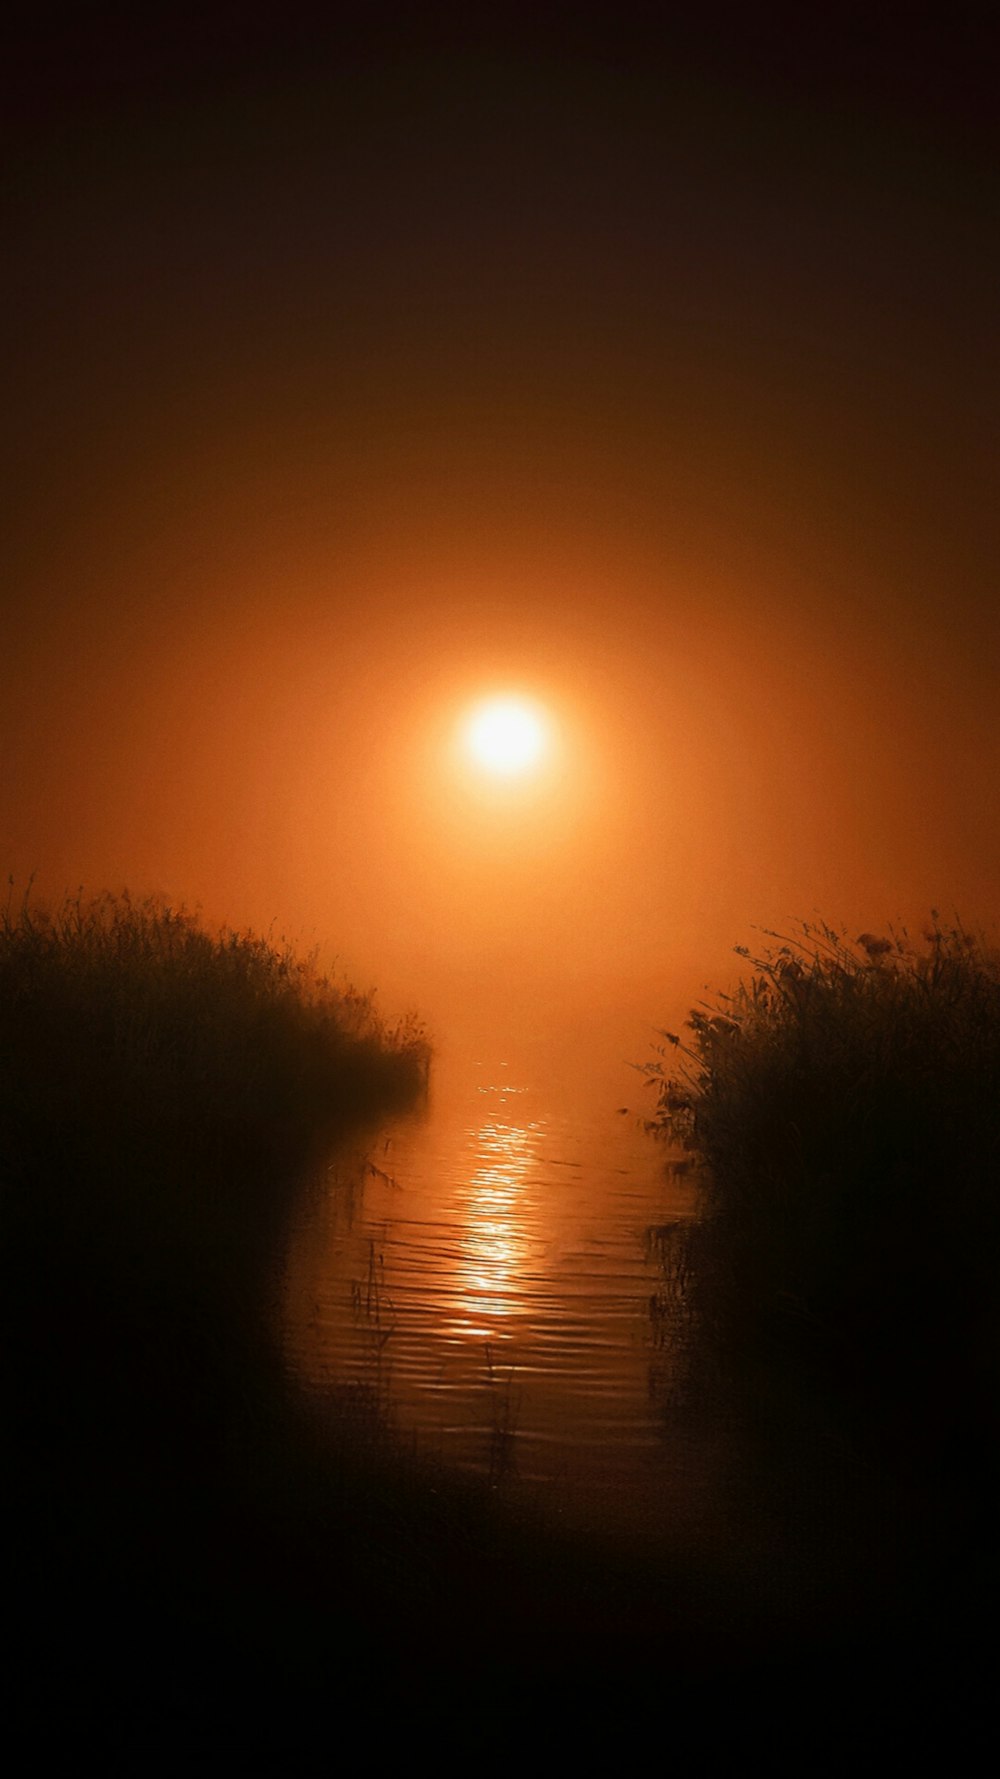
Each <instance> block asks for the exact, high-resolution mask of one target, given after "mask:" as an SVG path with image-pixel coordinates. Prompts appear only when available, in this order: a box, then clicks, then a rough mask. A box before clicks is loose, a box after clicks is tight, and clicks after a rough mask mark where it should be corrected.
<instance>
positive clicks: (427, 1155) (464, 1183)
mask: <svg viewBox="0 0 1000 1779" xmlns="http://www.w3.org/2000/svg"><path fill="white" fill-rule="evenodd" d="M650 1040H651V1034H649V1033H647V1032H645V1031H643V1030H642V1029H638V1030H637V1031H636V1032H635V1034H634V1035H631V1040H630V1034H629V1033H628V1032H627V1031H626V1032H622V1033H619V1034H614V1035H612V1034H610V1033H609V1032H607V1031H605V1032H604V1033H603V1034H599V1035H598V1036H597V1037H596V1038H595V1036H594V1035H593V1034H590V1035H589V1036H585V1035H584V1034H582V1033H579V1032H578V1033H576V1034H575V1035H574V1034H572V1033H570V1032H567V1031H563V1032H562V1033H561V1034H559V1035H557V1036H553V1035H551V1034H545V1033H541V1032H537V1031H536V1032H533V1031H531V1030H521V1031H517V1032H511V1033H508V1034H507V1035H505V1036H502V1037H500V1036H493V1037H491V1038H490V1039H487V1040H484V1039H481V1038H480V1039H476V1038H464V1039H462V1040H461V1041H454V1042H452V1043H451V1044H449V1043H447V1042H445V1043H444V1044H442V1045H441V1046H440V1047H439V1050H438V1053H437V1055H436V1058H435V1064H434V1069H433V1074H432V1081H431V1086H430V1091H429V1095H428V1100H427V1104H426V1106H425V1107H423V1108H421V1109H420V1110H419V1111H417V1112H415V1113H412V1114H410V1115H408V1116H407V1117H405V1118H401V1119H398V1120H396V1121H395V1122H394V1123H392V1124H391V1125H388V1126H386V1127H385V1128H384V1129H383V1130H382V1131H381V1132H379V1134H378V1136H377V1137H375V1138H373V1139H371V1141H370V1142H369V1144H368V1145H367V1147H366V1148H364V1149H362V1150H358V1151H355V1152H352V1153H350V1154H342V1155H340V1156H339V1157H337V1159H336V1160H335V1161H334V1162H333V1163H332V1165H331V1166H330V1168H329V1169H328V1170H327V1171H326V1173H325V1174H324V1176H323V1178H322V1179H321V1180H319V1181H318V1182H316V1184H315V1185H314V1188H313V1190H312V1192H311V1193H310V1194H309V1195H307V1197H306V1199H305V1200H304V1201H303V1207H302V1214H301V1216H300V1219H299V1223H298V1226H297V1229H296V1232H295V1235H294V1238H293V1241H292V1243H291V1247H290V1251H289V1255H288V1263H287V1271H286V1289H285V1301H284V1335H285V1350H286V1354H287V1358H288V1361H289V1364H290V1366H291V1367H292V1369H293V1371H294V1373H295V1374H296V1376H297V1377H298V1379H299V1380H300V1381H301V1382H302V1383H304V1384H305V1385H306V1387H307V1388H308V1389H310V1390H311V1391H314V1392H320V1393H322V1392H323V1391H333V1390H336V1391H340V1392H344V1391H345V1390H348V1389H349V1390H352V1391H353V1392H354V1396H355V1399H356V1401H357V1403H358V1405H359V1409H360V1410H361V1411H362V1412H364V1410H365V1408H366V1406H367V1408H368V1409H370V1410H377V1411H378V1412H390V1413H391V1414H392V1416H393V1419H394V1421H395V1423H396V1425H397V1426H398V1428H399V1429H400V1430H401V1431H402V1432H403V1433H404V1434H405V1435H406V1436H407V1437H409V1438H411V1439H412V1440H413V1442H414V1444H415V1446H416V1448H417V1449H418V1450H419V1451H422V1452H424V1453H426V1454H427V1455H428V1456H432V1457H434V1458H435V1459H440V1460H443V1461H444V1462H445V1463H446V1464H448V1465H449V1466H453V1467H455V1468H456V1469H458V1470H461V1471H465V1472H467V1473H469V1472H471V1473H475V1474H478V1475H483V1476H487V1477H490V1478H491V1479H493V1480H495V1481H499V1480H501V1479H502V1480H503V1482H504V1484H505V1486H508V1487H512V1488H515V1489H522V1490H524V1491H527V1492H530V1493H531V1494H532V1495H533V1496H534V1497H535V1498H536V1499H540V1500H541V1501H542V1503H543V1505H549V1506H551V1507H552V1508H553V1509H554V1510H555V1511H557V1512H558V1513H559V1514H560V1515H571V1516H574V1517H577V1518H581V1519H583V1520H586V1521H593V1522H599V1523H604V1524H609V1523H611V1522H612V1521H616V1520H621V1519H623V1518H624V1519H626V1520H627V1521H629V1522H630V1523H642V1521H643V1520H644V1519H645V1518H646V1517H647V1516H648V1514H649V1513H651V1512H652V1513H660V1512H662V1508H663V1500H664V1488H665V1485H666V1483H667V1482H668V1480H669V1477H670V1475H671V1472H672V1469H673V1468H675V1467H676V1466H675V1458H674V1455H673V1454H672V1452H671V1441H670V1436H669V1433H668V1432H667V1430H666V1418H665V1414H664V1401H665V1397H666V1394H667V1390H668V1386H669V1381H670V1365H671V1356H670V1353H669V1350H665V1349H664V1346H663V1343H662V1341H661V1340H660V1339H658V1329H657V1324H656V1318H655V1315H651V1309H650V1305H651V1299H653V1298H655V1296H656V1293H657V1290H658V1286H659V1272H658V1265H657V1258H656V1253H655V1251H654V1249H653V1248H651V1244H650V1241H649V1231H650V1229H651V1228H655V1227H656V1226H658V1225H662V1224H663V1223H664V1222H666V1221H668V1220H670V1219H672V1218H676V1217H685V1216H688V1215H690V1214H691V1211H692V1209H693V1205H692V1201H691V1195H690V1191H689V1190H688V1189H686V1188H685V1187H684V1186H683V1184H682V1183H681V1182H679V1181H677V1180H675V1179H672V1178H671V1177H670V1176H669V1174H668V1172H667V1170H666V1166H665V1155H664V1151H663V1149H662V1147H661V1146H660V1145H659V1144H658V1143H657V1142H655V1141H654V1140H653V1139H652V1138H651V1137H650V1136H649V1134H648V1133H647V1131H646V1130H645V1128H644V1120H645V1118H646V1116H648V1114H649V1112H650V1110H651V1107H652V1101H651V1096H650V1092H649V1089H648V1088H645V1087H644V1085H643V1081H642V1078H641V1076H640V1074H639V1073H638V1072H637V1071H636V1070H635V1068H634V1067H631V1066H630V1064H631V1063H633V1062H634V1061H635V1060H636V1059H638V1060H642V1058H643V1056H644V1054H648V1047H649V1043H650Z"/></svg>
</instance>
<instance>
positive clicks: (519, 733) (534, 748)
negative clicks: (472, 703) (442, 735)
mask: <svg viewBox="0 0 1000 1779" xmlns="http://www.w3.org/2000/svg"><path fill="white" fill-rule="evenodd" d="M547 740H548V737H547V734H546V724H545V721H544V718H543V716H542V714H541V712H540V711H538V710H536V709H535V708H534V707H533V706H532V705H531V704H529V703H528V702H527V700H526V699H523V698H491V699H490V700H489V701H488V703H485V704H480V705H478V706H477V707H476V709H475V710H474V711H473V712H472V714H471V716H470V717H469V719H468V722H467V724H466V727H465V743H466V746H467V748H468V750H469V753H470V754H471V756H472V758H473V760H474V761H475V763H476V765H477V766H479V767H481V768H482V769H483V770H484V771H486V772H490V773H493V774H495V775H496V776H497V777H502V778H510V777H513V776H514V775H515V774H517V773H520V772H527V771H530V769H531V768H532V767H534V766H537V765H538V764H539V763H540V761H541V759H542V757H543V755H544V753H545V750H546V745H547Z"/></svg>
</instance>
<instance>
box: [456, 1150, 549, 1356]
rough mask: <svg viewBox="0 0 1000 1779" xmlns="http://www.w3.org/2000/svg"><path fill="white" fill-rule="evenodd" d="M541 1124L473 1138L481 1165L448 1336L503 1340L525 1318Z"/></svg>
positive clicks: (471, 1193) (466, 1201) (468, 1207)
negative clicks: (531, 1191)
mask: <svg viewBox="0 0 1000 1779" xmlns="http://www.w3.org/2000/svg"><path fill="white" fill-rule="evenodd" d="M540 1131H541V1126H540V1125H539V1124H537V1123H529V1124H513V1123H510V1122H508V1121H507V1120H505V1119H503V1118H491V1119H488V1120H487V1121H486V1122H485V1123H484V1124H482V1125H481V1126H480V1127H479V1128H478V1129H477V1130H473V1131H470V1133H469V1148H470V1150H471V1152H472V1155H473V1156H474V1157H475V1161H474V1165H473V1167H472V1169H471V1171H470V1173H469V1175H468V1178H467V1180H466V1182H465V1183H464V1185H463V1187H462V1188H461V1194H460V1196H461V1201H462V1213H463V1216H462V1227H461V1234H460V1238H459V1252H458V1256H457V1258H456V1263H455V1269H454V1283H453V1300H452V1303H451V1305H450V1309H451V1315H450V1317H449V1319H448V1322H447V1324H446V1332H447V1334H449V1335H450V1336H451V1337H452V1338H458V1339H462V1340H468V1339H469V1338H470V1337H472V1338H479V1339H483V1340H491V1339H493V1340H495V1339H498V1338H499V1339H503V1338H504V1337H505V1336H506V1335H509V1334H510V1333H511V1331H512V1330H511V1323H512V1321H513V1319H514V1318H515V1317H516V1316H517V1315H518V1314H519V1313H523V1310H524V1274H525V1271H526V1268H527V1265H528V1260H529V1252H530V1238H529V1232H528V1224H527V1219H526V1215H525V1213H526V1206H525V1194H526V1190H527V1188H528V1187H529V1186H530V1184H531V1181H532V1179H533V1177H534V1176H535V1173H536V1169H537V1164H538V1159H539V1147H538V1145H539V1136H540Z"/></svg>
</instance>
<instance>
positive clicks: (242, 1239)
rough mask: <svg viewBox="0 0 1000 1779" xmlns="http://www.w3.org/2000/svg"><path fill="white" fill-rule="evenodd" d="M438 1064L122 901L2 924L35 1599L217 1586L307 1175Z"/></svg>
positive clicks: (242, 941)
mask: <svg viewBox="0 0 1000 1779" xmlns="http://www.w3.org/2000/svg"><path fill="white" fill-rule="evenodd" d="M427 1060H428V1050H427V1045H426V1042H425V1040H424V1038H423V1036H422V1034H421V1033H420V1031H419V1030H418V1029H417V1028H416V1026H415V1025H413V1024H412V1023H410V1024H406V1025H404V1026H402V1027H400V1028H396V1029H387V1028H386V1027H385V1025H383V1024H382V1023H381V1022H380V1020H379V1018H378V1017H377V1015H376V1012H375V1009H374V1007H373V1004H372V1000H371V997H370V996H365V995H359V994H357V993H356V992H355V991H353V990H351V989H348V988H338V987H336V986H335V985H334V984H332V983H331V982H329V981H328V980H326V979H325V978H323V977H322V976H321V975H320V974H319V972H318V971H317V970H316V968H315V966H314V964H313V963H311V962H306V963H299V962H296V960H295V959H294V958H293V956H292V955H291V953H290V952H289V950H288V949H287V948H286V947H280V948H279V947H275V946H273V945H271V944H270V943H269V942H267V941H265V940H263V939H260V938H257V937H255V936H253V935H251V934H235V933H230V932H223V933H220V934H218V935H215V936H213V935H210V934H209V933H207V932H205V931H203V930H202V929H201V928H200V927H199V926H198V924H197V923H196V922H195V920H194V919H193V918H192V917H191V916H190V915H188V914H187V913H185V912H183V911H178V910H174V909H170V908H168V907H165V906H163V905H161V904H159V903H155V902H142V903H137V902H133V901H132V900H130V899H129V897H128V896H127V895H126V896H120V897H117V898H115V897H109V896H105V897H102V898H99V899H97V900H93V901H86V902H85V901H83V900H82V899H79V898H78V899H76V900H73V901H70V902H67V903H66V904H65V905H64V906H63V907H62V908H60V909H59V910H57V911H55V912H54V913H47V912H45V911H42V910H39V909H35V908H33V907H32V906H30V904H28V903H23V904H22V905H21V906H20V907H18V908H14V909H12V908H11V906H10V905H8V907H7V909H6V911H5V913H4V915H3V917H2V919H0V1352H2V1365H3V1408H4V1417H5V1427H6V1431H7V1434H8V1438H9V1443H10V1452H11V1454H12V1459H11V1461H10V1462H9V1463H8V1464H7V1466H6V1470H5V1483H6V1486H7V1490H8V1497H9V1505H10V1508H11V1511H12V1523H13V1524H16V1525H18V1527H19V1530H20V1545H21V1556H22V1558H23V1563H24V1576H25V1584H24V1585H25V1588H26V1591H27V1595H28V1596H29V1597H30V1601H31V1603H32V1605H33V1604H34V1603H36V1602H37V1603H38V1604H42V1603H43V1602H44V1603H45V1605H44V1609H45V1611H46V1612H51V1610H52V1601H53V1599H57V1598H60V1597H64V1596H67V1592H68V1594H69V1595H72V1596H74V1597H75V1600H76V1610H79V1607H80V1600H81V1598H82V1599H85V1598H86V1596H87V1592H88V1588H89V1586H90V1581H91V1580H92V1579H93V1577H94V1576H96V1575H100V1577H101V1586H102V1587H103V1588H106V1589H109V1590H110V1591H111V1592H114V1591H115V1588H118V1589H120V1590H123V1591H126V1592H129V1593H130V1594H131V1595H132V1596H135V1595H137V1594H139V1593H141V1592H142V1575H143V1573H144V1571H145V1570H147V1569H149V1568H150V1567H153V1568H156V1569H157V1571H158V1573H160V1574H161V1576H162V1575H163V1574H164V1573H167V1572H169V1571H170V1568H171V1564H172V1562H173V1563H179V1561H180V1555H181V1552H182V1551H187V1550H189V1549H191V1550H194V1551H195V1552H196V1553H197V1556H196V1558H195V1562H194V1567H195V1568H197V1567H198V1566H199V1563H200V1565H201V1567H204V1566H205V1560H206V1557H207V1550H206V1544H205V1537H204V1524H205V1512H206V1503H207V1502H209V1501H210V1500H215V1499H217V1498H221V1497H222V1496H225V1495H226V1494H227V1493H231V1490H230V1488H229V1484H231V1482H232V1471H231V1465H232V1457H231V1453H232V1447H233V1441H234V1439H235V1438H236V1431H235V1430H236V1429H237V1428H238V1427H239V1426H240V1425H241V1424H242V1423H243V1422H244V1421H245V1420H246V1417H247V1415H249V1416H250V1417H251V1419H253V1418H255V1417H256V1418H262V1419H263V1421H264V1422H265V1423H266V1424H268V1425H271V1426H276V1425H277V1422H276V1420H275V1416H276V1415H277V1412H278V1411H277V1406H276V1405H277V1404H278V1402H279V1401H280V1400H281V1397H282V1389H283V1385H282V1379H281V1375H280V1358H279V1347H278V1342H277V1340H276V1339H275V1330H274V1315H275V1308H274V1306H275V1303H276V1299H277V1290H278V1280H279V1278H280V1271H281V1266H282V1262H283V1256H284V1251H285V1244H286V1238H287V1222H288V1218H289V1216H290V1214H291V1211H292V1208H293V1206H294V1204H295V1202H296V1199H297V1195H298V1193H299V1191H300V1189H301V1185H302V1182H303V1179H304V1177H305V1174H306V1171H307V1170H308V1169H309V1168H310V1167H311V1166H313V1165H314V1162H315V1160H316V1158H317V1157H318V1156H320V1155H321V1154H323V1153H325V1152H326V1150H327V1149H328V1148H329V1146H330V1144H331V1143H332V1142H333V1141H334V1140H335V1139H336V1138H337V1137H338V1135H339V1134H340V1133H343V1132H346V1131H347V1130H348V1129H351V1128H354V1127H357V1126H359V1125H362V1126H363V1125H364V1123H365V1122H366V1121H372V1120H374V1119H376V1118H377V1117H380V1116H382V1115H384V1114H385V1113H387V1112H388V1111H390V1110H391V1109H392V1108H393V1107H396V1106H400V1105H402V1104H404V1103H406V1102H407V1101H409V1100H412V1099H413V1098H414V1097H415V1096H416V1095H417V1094H419V1092H420V1091H421V1090H422V1087H423V1084H424V1082H425V1080H426V1073H427ZM275 1437H278V1435H277V1434H276V1435H275ZM227 1479H228V1481H227ZM221 1511H222V1509H221V1508H220V1509H219V1512H220V1513H221ZM196 1521H197V1522H198V1524H199V1525H200V1526H201V1527H202V1531H201V1532H200V1533H198V1534H197V1535H196V1533H195V1530H194V1525H195V1522H196ZM186 1572H188V1573H190V1572H191V1565H190V1564H188V1565H186ZM25 1610H26V1611H27V1610H28V1607H27V1605H25Z"/></svg>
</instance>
